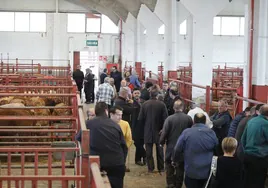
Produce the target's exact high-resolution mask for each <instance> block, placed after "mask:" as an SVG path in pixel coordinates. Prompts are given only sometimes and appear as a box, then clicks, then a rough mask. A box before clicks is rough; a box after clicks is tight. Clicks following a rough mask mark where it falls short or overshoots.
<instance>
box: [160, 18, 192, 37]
mask: <svg viewBox="0 0 268 188" xmlns="http://www.w3.org/2000/svg"><path fill="white" fill-rule="evenodd" d="M158 34H159V35H164V34H165V25H164V24H163V25H162V26H161V27H159V29H158ZM186 34H187V20H184V21H183V22H182V23H181V24H180V35H186Z"/></svg>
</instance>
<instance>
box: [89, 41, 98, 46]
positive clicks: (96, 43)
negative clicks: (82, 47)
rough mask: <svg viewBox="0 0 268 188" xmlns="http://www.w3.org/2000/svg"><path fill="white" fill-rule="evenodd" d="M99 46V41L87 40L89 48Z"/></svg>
mask: <svg viewBox="0 0 268 188" xmlns="http://www.w3.org/2000/svg"><path fill="white" fill-rule="evenodd" d="M98 44H99V42H98V41H97V40H87V46H98Z"/></svg>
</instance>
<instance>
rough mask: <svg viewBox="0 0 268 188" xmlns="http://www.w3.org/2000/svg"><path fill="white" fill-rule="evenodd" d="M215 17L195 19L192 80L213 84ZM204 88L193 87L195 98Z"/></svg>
mask: <svg viewBox="0 0 268 188" xmlns="http://www.w3.org/2000/svg"><path fill="white" fill-rule="evenodd" d="M212 33H213V17H212V16H207V17H199V18H198V17H196V18H194V20H193V43H192V45H193V46H192V54H193V56H192V62H193V64H192V67H193V74H192V77H193V78H192V82H193V83H194V84H198V85H202V86H207V85H209V86H211V82H212V56H213V54H212V53H213V34H212ZM204 93H205V90H204V89H198V88H193V91H192V96H193V98H195V97H199V96H203V95H204Z"/></svg>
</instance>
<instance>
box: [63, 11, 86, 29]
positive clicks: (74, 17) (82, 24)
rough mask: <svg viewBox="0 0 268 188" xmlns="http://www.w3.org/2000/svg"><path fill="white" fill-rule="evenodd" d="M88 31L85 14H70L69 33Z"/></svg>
mask: <svg viewBox="0 0 268 188" xmlns="http://www.w3.org/2000/svg"><path fill="white" fill-rule="evenodd" d="M85 31H86V17H85V14H68V24H67V32H69V33H84V32H85Z"/></svg>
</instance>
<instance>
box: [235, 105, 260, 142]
mask: <svg viewBox="0 0 268 188" xmlns="http://www.w3.org/2000/svg"><path fill="white" fill-rule="evenodd" d="M253 117H257V115H256V106H253V107H251V109H250V114H249V116H246V117H244V118H243V119H242V120H241V121H240V122H239V124H238V126H237V130H236V133H235V139H236V140H237V142H238V143H240V140H241V137H242V135H243V133H244V130H245V128H246V125H247V123H248V121H249V120H251V119H252V118H253Z"/></svg>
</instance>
